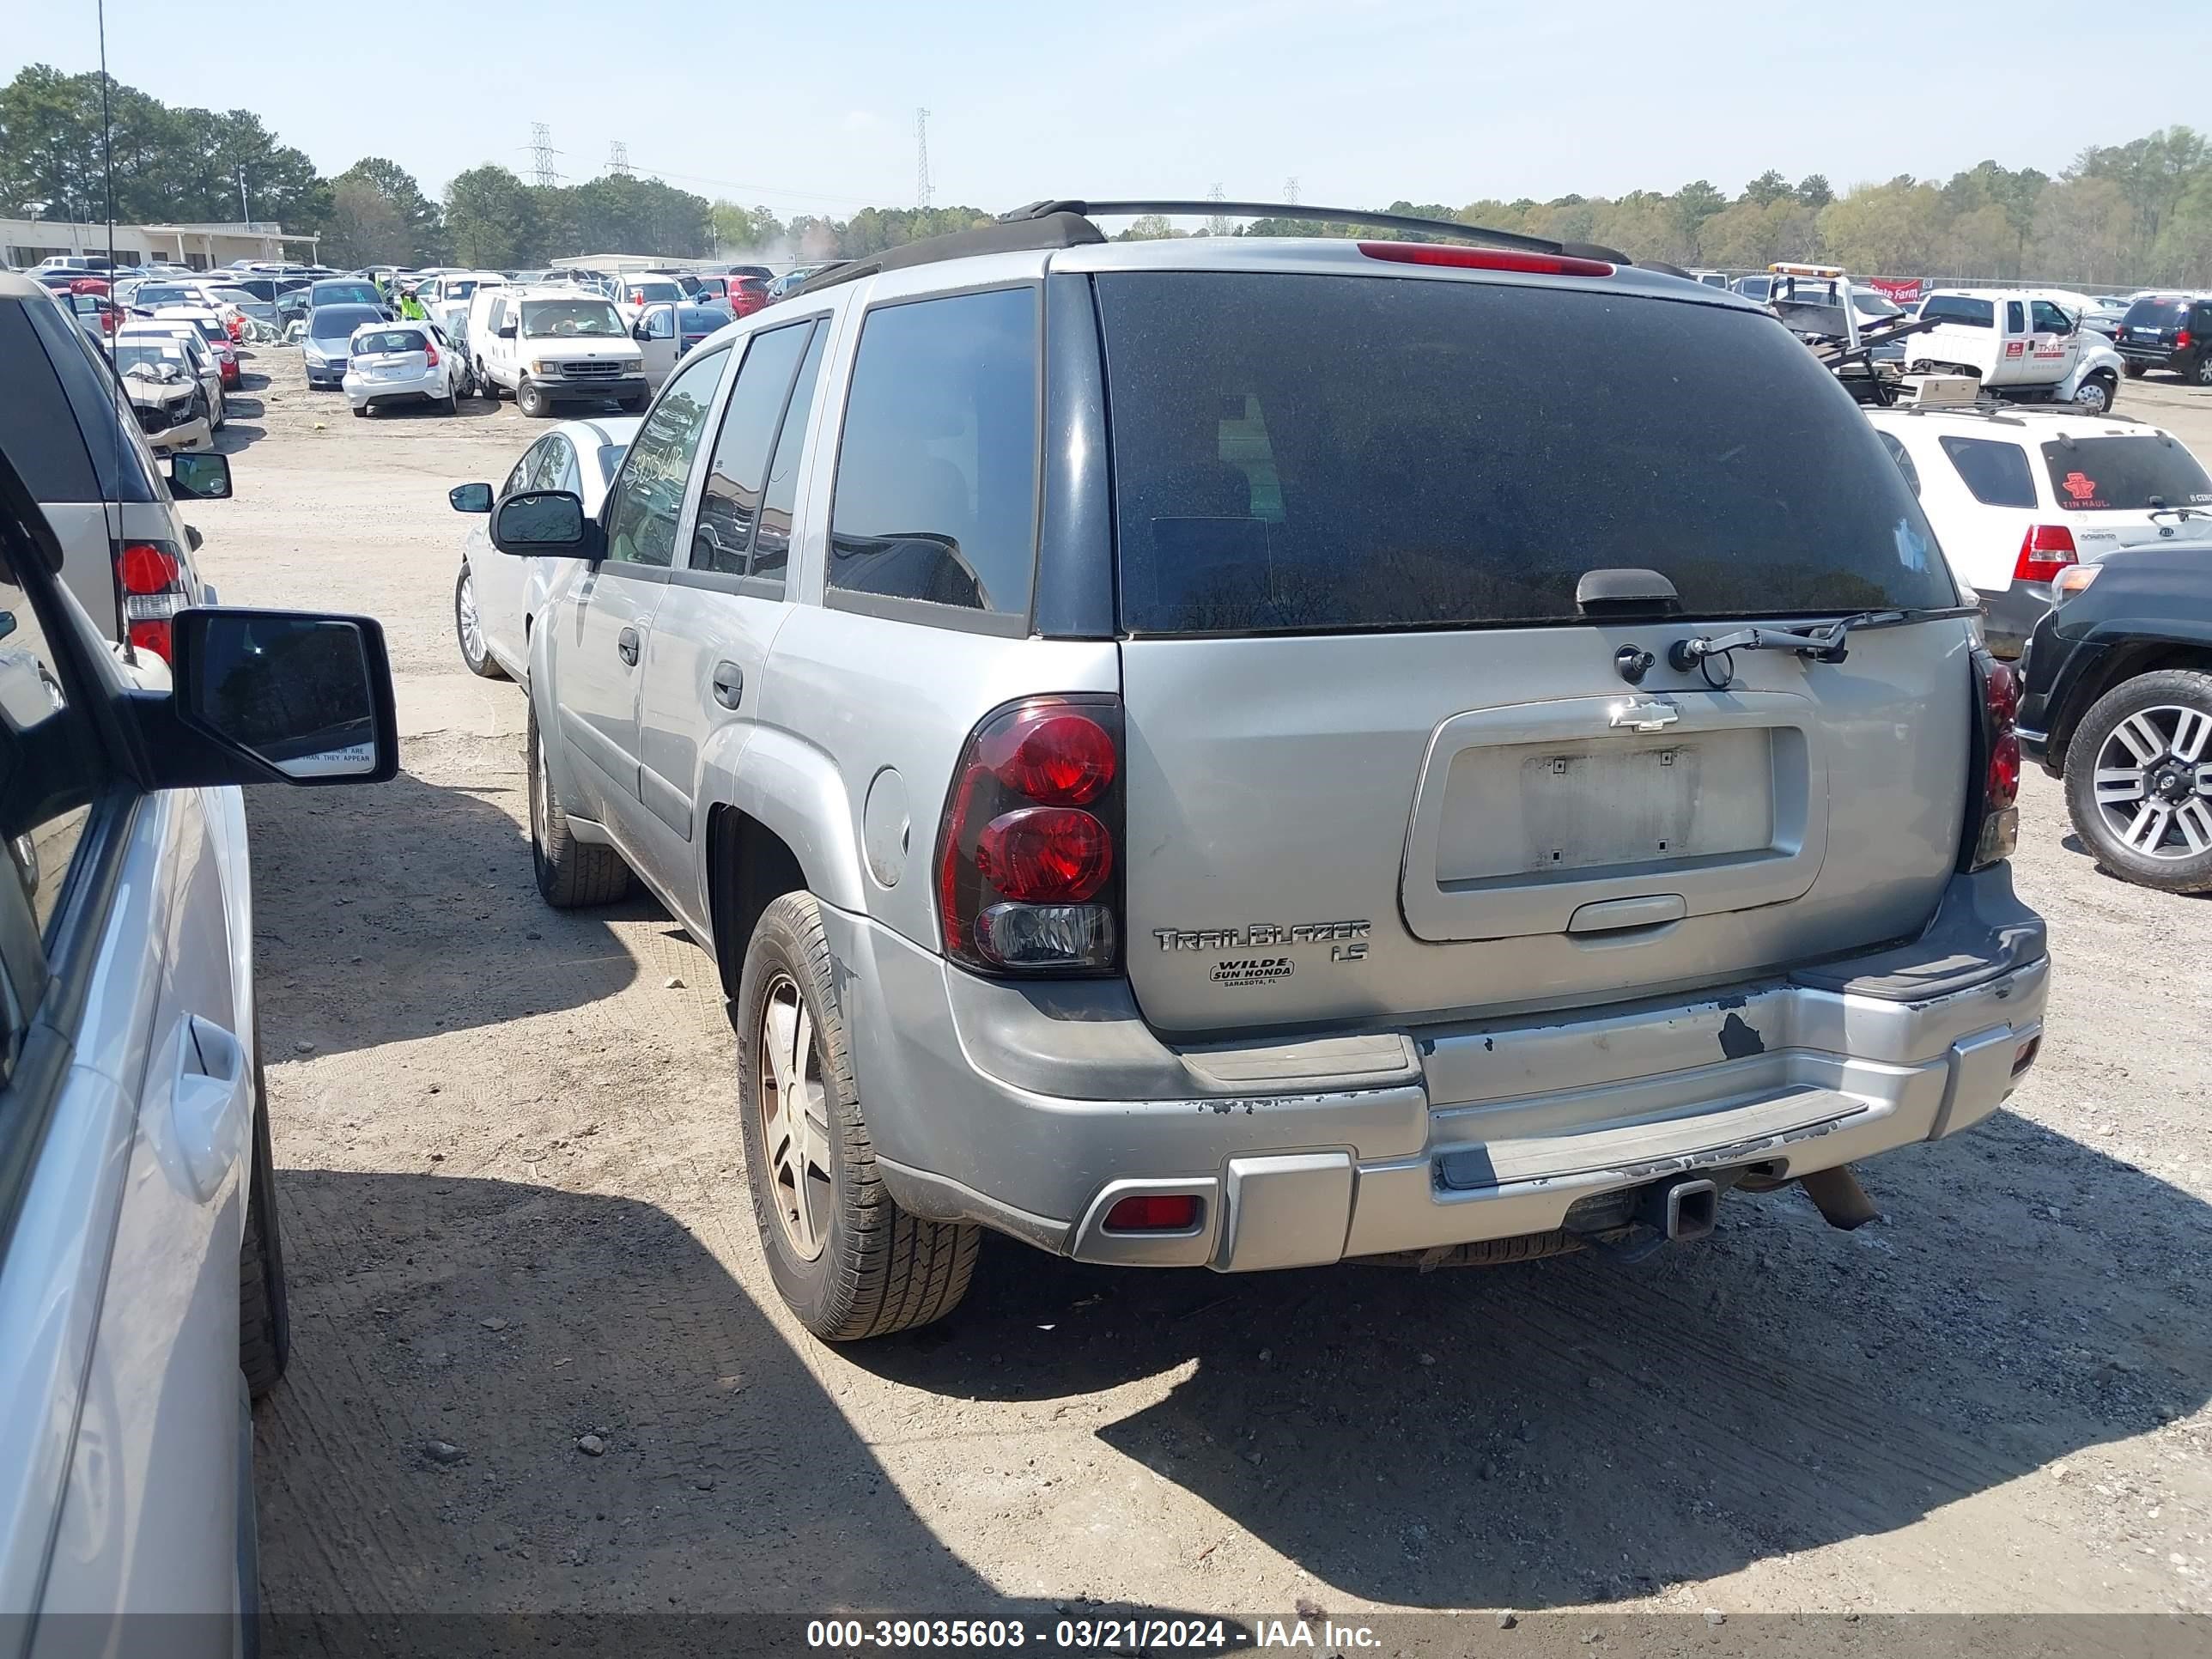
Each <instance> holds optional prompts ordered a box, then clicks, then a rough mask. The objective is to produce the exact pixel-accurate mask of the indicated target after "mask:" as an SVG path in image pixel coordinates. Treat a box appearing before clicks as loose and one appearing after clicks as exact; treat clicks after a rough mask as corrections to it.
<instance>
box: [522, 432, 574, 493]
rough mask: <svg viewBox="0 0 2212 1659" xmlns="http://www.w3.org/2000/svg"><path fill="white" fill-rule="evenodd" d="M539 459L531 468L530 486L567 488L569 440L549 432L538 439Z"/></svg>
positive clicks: (534, 487) (535, 487)
mask: <svg viewBox="0 0 2212 1659" xmlns="http://www.w3.org/2000/svg"><path fill="white" fill-rule="evenodd" d="M537 453H538V459H537V461H536V463H535V464H534V465H532V468H531V472H530V483H529V486H528V487H529V488H530V489H568V487H569V486H568V484H567V483H564V482H563V480H564V478H565V477H567V475H568V460H569V455H570V451H569V448H568V440H567V439H566V438H564V437H562V436H561V435H559V434H558V433H548V434H547V435H545V436H544V438H542V439H540V440H539V441H538V451H537Z"/></svg>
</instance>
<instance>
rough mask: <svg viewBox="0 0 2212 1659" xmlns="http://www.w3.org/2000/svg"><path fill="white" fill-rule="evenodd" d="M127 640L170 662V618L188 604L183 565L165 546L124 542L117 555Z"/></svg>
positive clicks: (151, 543)
mask: <svg viewBox="0 0 2212 1659" xmlns="http://www.w3.org/2000/svg"><path fill="white" fill-rule="evenodd" d="M115 585H116V586H117V588H118V590H120V592H121V596H122V610H123V623H124V636H125V638H126V639H128V640H129V641H130V642H131V648H132V649H134V650H137V651H150V652H152V653H154V654H155V656H157V657H159V658H160V659H161V660H162V661H163V662H167V661H168V660H169V617H170V616H171V615H172V614H173V612H174V611H176V610H177V609H178V607H179V606H180V605H183V604H184V602H185V580H184V562H183V560H182V559H181V558H179V556H178V553H177V550H176V549H175V548H173V547H172V546H170V545H169V544H167V543H166V542H125V543H124V544H123V546H122V547H121V549H120V550H118V551H117V553H116V555H115Z"/></svg>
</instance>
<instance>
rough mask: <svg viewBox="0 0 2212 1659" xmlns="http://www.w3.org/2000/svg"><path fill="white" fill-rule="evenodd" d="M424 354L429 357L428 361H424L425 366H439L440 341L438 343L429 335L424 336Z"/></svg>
mask: <svg viewBox="0 0 2212 1659" xmlns="http://www.w3.org/2000/svg"><path fill="white" fill-rule="evenodd" d="M422 356H424V357H425V358H427V359H428V362H425V363H424V365H423V367H424V368H437V366H438V343H437V342H436V341H435V340H433V339H430V338H428V337H424V339H423V341H422Z"/></svg>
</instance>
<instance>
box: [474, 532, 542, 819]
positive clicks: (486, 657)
mask: <svg viewBox="0 0 2212 1659" xmlns="http://www.w3.org/2000/svg"><path fill="white" fill-rule="evenodd" d="M453 636H454V638H455V639H457V640H459V641H460V647H461V665H462V666H464V667H465V668H466V669H467V670H468V671H469V672H470V673H471V674H474V675H477V677H478V678H483V679H487V680H503V679H505V678H507V671H506V670H505V669H503V668H501V666H500V665H499V659H497V658H496V657H495V656H493V655H492V653H491V649H490V647H488V646H487V645H485V643H484V637H483V623H482V622H481V621H479V620H478V618H477V595H476V582H475V580H474V579H473V578H471V576H470V574H469V562H468V561H467V560H466V559H464V560H462V561H461V574H459V576H458V577H456V578H455V579H454V581H453ZM563 822H566V820H565V819H564V820H563Z"/></svg>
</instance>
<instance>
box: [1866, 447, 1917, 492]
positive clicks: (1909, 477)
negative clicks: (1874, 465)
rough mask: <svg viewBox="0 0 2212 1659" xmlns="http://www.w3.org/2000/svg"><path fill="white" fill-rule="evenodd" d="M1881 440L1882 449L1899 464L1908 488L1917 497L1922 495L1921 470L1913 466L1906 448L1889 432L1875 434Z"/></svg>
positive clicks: (1898, 468) (1898, 466)
mask: <svg viewBox="0 0 2212 1659" xmlns="http://www.w3.org/2000/svg"><path fill="white" fill-rule="evenodd" d="M1875 437H1877V438H1879V439H1881V447H1883V448H1884V449H1886V450H1887V451H1888V452H1889V459H1891V460H1893V461H1895V462H1896V463H1897V470H1898V471H1899V472H1902V473H1903V474H1904V475H1905V484H1906V486H1907V487H1908V488H1909V489H1911V491H1912V493H1913V494H1914V495H1919V493H1920V469H1919V468H1918V467H1917V466H1915V465H1913V464H1912V457H1911V454H1910V453H1907V451H1906V450H1905V446H1904V445H1903V444H1902V443H1900V442H1899V441H1898V440H1897V439H1896V438H1894V437H1893V436H1892V435H1890V434H1888V433H1887V432H1877V433H1875Z"/></svg>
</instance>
